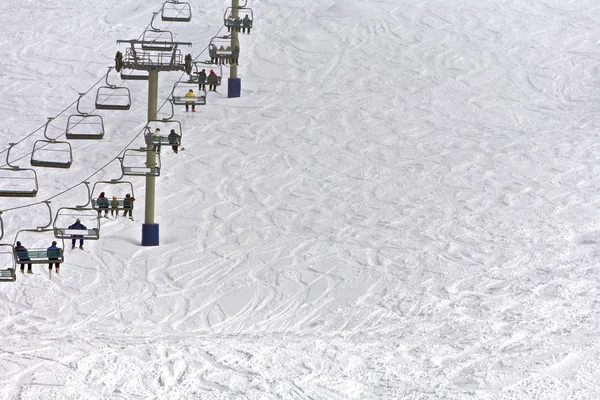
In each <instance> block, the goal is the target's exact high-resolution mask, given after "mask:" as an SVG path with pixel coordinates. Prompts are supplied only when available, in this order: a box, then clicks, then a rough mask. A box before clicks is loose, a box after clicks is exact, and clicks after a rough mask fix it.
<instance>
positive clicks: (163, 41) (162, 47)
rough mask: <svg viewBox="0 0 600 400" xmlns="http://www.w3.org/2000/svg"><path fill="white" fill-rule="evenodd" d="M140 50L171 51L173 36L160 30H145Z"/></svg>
mask: <svg viewBox="0 0 600 400" xmlns="http://www.w3.org/2000/svg"><path fill="white" fill-rule="evenodd" d="M141 46H142V50H147V51H173V47H174V41H173V34H172V33H171V32H169V31H162V30H160V29H146V30H145V31H144V33H143V35H142V41H141Z"/></svg>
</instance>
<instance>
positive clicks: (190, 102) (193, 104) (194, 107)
mask: <svg viewBox="0 0 600 400" xmlns="http://www.w3.org/2000/svg"><path fill="white" fill-rule="evenodd" d="M185 97H194V98H195V97H196V95H195V94H194V91H193V90H192V89H190V90H189V92H187V93H186V95H185ZM190 105H191V106H192V112H196V103H195V102H193V101H186V102H185V112H188V111H189V107H190Z"/></svg>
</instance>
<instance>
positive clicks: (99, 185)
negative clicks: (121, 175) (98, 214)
mask: <svg viewBox="0 0 600 400" xmlns="http://www.w3.org/2000/svg"><path fill="white" fill-rule="evenodd" d="M116 185H121V186H125V190H121V191H120V192H119V194H121V193H127V194H130V195H131V197H133V198H135V193H134V192H133V184H132V183H131V182H130V181H123V180H121V179H112V180H110V181H98V182H96V183H94V186H93V187H92V194H91V196H92V198H91V201H92V208H93V209H94V210H97V211H100V210H101V209H100V207H98V196H99V195H100V193H102V192H104V193H106V192H107V189H106V188H105V186H107V187H110V186H116ZM113 193H114V192H113ZM113 196H114V195H110V194H109V195H108V196H106V197H107V199H108V201H109V208H108V209H109V210H112V211H121V210H126V209H127V210H130V209H133V205H132V207H129V208H125V207H124V203H123V202H124V200H125V196H124V195H123V196H119V195H117V199H116V200H117V203H118V204H117V207H113V204H112V203H111V201H112V200H114V199H113ZM134 203H135V202H134Z"/></svg>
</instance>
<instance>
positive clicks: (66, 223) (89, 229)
mask: <svg viewBox="0 0 600 400" xmlns="http://www.w3.org/2000/svg"><path fill="white" fill-rule="evenodd" d="M78 219H79V220H80V221H81V224H82V225H84V226H85V229H75V228H71V226H72V225H74V224H75V223H76V221H77V220H78ZM90 221H92V222H90ZM53 229H54V237H55V238H57V239H83V240H98V239H99V238H100V218H99V216H98V211H97V210H94V209H93V208H83V207H62V208H59V209H58V211H57V212H56V216H55V217H54V222H53Z"/></svg>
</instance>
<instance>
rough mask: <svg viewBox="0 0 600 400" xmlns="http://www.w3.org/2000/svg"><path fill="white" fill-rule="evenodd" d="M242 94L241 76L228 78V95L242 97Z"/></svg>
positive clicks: (229, 96)
mask: <svg viewBox="0 0 600 400" xmlns="http://www.w3.org/2000/svg"><path fill="white" fill-rule="evenodd" d="M241 95H242V80H241V79H240V78H228V79H227V97H228V98H231V97H240V96H241Z"/></svg>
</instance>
